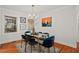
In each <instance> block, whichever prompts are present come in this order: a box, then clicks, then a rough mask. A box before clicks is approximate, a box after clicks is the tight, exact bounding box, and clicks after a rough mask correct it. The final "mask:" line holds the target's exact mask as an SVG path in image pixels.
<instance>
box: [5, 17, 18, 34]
mask: <svg viewBox="0 0 79 59" xmlns="http://www.w3.org/2000/svg"><path fill="white" fill-rule="evenodd" d="M16 31H17V28H16V17H12V16H5V33H9V32H16Z"/></svg>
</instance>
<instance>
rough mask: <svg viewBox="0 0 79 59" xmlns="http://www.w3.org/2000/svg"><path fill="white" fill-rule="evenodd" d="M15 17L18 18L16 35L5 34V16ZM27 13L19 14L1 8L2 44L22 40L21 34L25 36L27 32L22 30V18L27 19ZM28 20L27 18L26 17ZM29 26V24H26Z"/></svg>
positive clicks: (0, 28) (0, 35) (0, 32)
mask: <svg viewBox="0 0 79 59" xmlns="http://www.w3.org/2000/svg"><path fill="white" fill-rule="evenodd" d="M5 15H7V16H13V17H17V20H16V21H17V32H14V33H4V28H5V27H4V25H5V19H4V16H5ZM26 16H27V13H23V12H18V11H14V10H10V9H5V8H0V44H2V43H7V42H11V41H15V40H20V39H21V36H20V35H21V34H23V33H24V32H25V31H26V30H27V27H26V29H25V30H20V17H26ZM26 18H27V17H26ZM26 26H27V23H26Z"/></svg>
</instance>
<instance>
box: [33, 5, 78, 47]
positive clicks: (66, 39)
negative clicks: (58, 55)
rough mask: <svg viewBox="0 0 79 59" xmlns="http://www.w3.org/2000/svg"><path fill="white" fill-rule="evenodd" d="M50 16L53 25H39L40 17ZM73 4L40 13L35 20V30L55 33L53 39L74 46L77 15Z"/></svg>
mask: <svg viewBox="0 0 79 59" xmlns="http://www.w3.org/2000/svg"><path fill="white" fill-rule="evenodd" d="M47 16H52V19H53V24H52V25H53V26H52V27H48V28H44V27H41V21H40V19H41V18H42V17H47ZM76 16H77V15H76V10H75V6H66V7H62V8H59V9H56V10H52V9H51V10H49V11H48V12H45V13H42V14H40V17H39V19H38V20H35V23H36V24H35V25H36V27H35V28H36V30H37V32H38V31H42V32H49V33H50V34H51V35H55V37H56V38H55V41H56V42H59V43H62V44H65V45H68V46H71V47H76V41H77V39H78V38H77V29H78V28H77V17H76Z"/></svg>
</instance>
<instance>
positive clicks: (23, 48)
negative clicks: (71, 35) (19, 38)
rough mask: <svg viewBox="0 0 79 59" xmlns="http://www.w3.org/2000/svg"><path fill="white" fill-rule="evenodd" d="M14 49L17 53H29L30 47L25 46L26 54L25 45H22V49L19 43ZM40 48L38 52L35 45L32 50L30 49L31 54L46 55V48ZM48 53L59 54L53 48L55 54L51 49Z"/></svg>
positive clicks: (56, 49)
mask: <svg viewBox="0 0 79 59" xmlns="http://www.w3.org/2000/svg"><path fill="white" fill-rule="evenodd" d="M16 48H17V50H18V51H17V52H18V53H31V46H30V45H29V44H27V46H26V52H25V43H23V44H22V47H21V44H20V43H18V44H16ZM40 48H41V51H40V52H39V46H38V45H35V47H34V48H33V47H32V53H48V50H47V48H44V47H43V46H41V47H40ZM50 53H59V49H58V48H55V52H54V48H53V47H51V48H50Z"/></svg>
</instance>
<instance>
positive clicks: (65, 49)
mask: <svg viewBox="0 0 79 59" xmlns="http://www.w3.org/2000/svg"><path fill="white" fill-rule="evenodd" d="M18 43H20V41H16V42H11V43H6V44H3V45H2V46H1V47H0V53H17V49H16V46H15V44H18ZM54 46H55V47H57V48H59V49H60V53H76V52H77V49H76V48H72V47H69V46H66V45H62V44H59V43H55V45H54Z"/></svg>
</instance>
